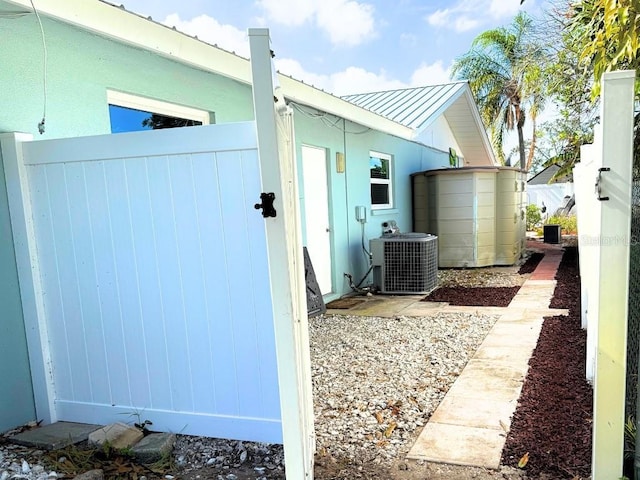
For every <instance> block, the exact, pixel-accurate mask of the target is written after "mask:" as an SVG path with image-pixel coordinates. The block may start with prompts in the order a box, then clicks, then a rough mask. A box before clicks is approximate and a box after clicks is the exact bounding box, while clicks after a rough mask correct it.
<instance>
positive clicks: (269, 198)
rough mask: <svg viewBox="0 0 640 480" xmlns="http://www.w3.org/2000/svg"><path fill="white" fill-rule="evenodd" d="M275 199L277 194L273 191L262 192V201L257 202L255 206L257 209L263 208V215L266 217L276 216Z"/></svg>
mask: <svg viewBox="0 0 640 480" xmlns="http://www.w3.org/2000/svg"><path fill="white" fill-rule="evenodd" d="M275 199H276V195H275V194H274V193H273V192H269V193H264V192H262V193H261V194H260V200H262V203H256V204H255V205H254V206H253V208H255V209H256V210H260V209H262V216H263V217H264V218H267V217H275V216H276V209H275V208H273V201H274V200H275Z"/></svg>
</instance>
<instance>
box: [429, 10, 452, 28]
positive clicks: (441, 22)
mask: <svg viewBox="0 0 640 480" xmlns="http://www.w3.org/2000/svg"><path fill="white" fill-rule="evenodd" d="M450 15H451V10H449V9H448V8H445V9H444V10H436V11H435V12H433V13H432V14H431V15H429V16H428V17H427V22H428V23H429V25H433V26H434V27H443V26H445V25H447V23H448V21H449V20H448V19H449V16H450Z"/></svg>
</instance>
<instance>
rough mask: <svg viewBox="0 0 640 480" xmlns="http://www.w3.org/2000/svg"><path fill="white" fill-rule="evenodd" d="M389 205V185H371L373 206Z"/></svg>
mask: <svg viewBox="0 0 640 480" xmlns="http://www.w3.org/2000/svg"><path fill="white" fill-rule="evenodd" d="M388 203H389V185H386V184H384V183H372V184H371V204H372V205H387V204H388Z"/></svg>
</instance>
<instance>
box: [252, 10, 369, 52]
mask: <svg viewBox="0 0 640 480" xmlns="http://www.w3.org/2000/svg"><path fill="white" fill-rule="evenodd" d="M258 5H259V6H260V7H262V9H263V10H264V12H265V16H266V18H267V19H268V20H269V21H271V22H274V23H280V24H282V25H286V26H301V25H303V24H304V23H306V22H314V23H315V25H316V26H317V27H318V28H319V29H320V30H322V31H324V33H325V34H326V35H327V36H328V37H329V40H330V41H331V43H333V44H334V45H344V46H355V45H360V44H362V43H364V42H366V41H368V40H370V39H371V38H374V37H375V35H376V20H375V9H374V7H373V5H371V4H368V3H360V2H357V1H356V0H324V1H320V0H258Z"/></svg>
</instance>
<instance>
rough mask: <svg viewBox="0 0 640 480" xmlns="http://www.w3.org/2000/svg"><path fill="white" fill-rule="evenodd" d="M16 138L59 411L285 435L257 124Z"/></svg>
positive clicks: (16, 205) (16, 203)
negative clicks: (257, 206) (260, 203)
mask: <svg viewBox="0 0 640 480" xmlns="http://www.w3.org/2000/svg"><path fill="white" fill-rule="evenodd" d="M8 141H9V139H7V138H6V137H5V139H4V143H7V142H8ZM16 151H17V152H20V151H21V155H18V156H17V157H15V158H14V165H13V168H11V167H8V168H7V175H8V177H9V178H8V181H9V182H10V183H11V182H12V181H13V183H17V182H22V184H23V188H24V189H25V191H24V192H22V194H23V195H24V199H25V201H26V202H28V205H27V208H28V210H30V217H31V218H30V220H31V221H32V223H31V231H29V232H26V234H27V235H33V238H32V239H29V241H33V244H34V246H35V249H34V250H33V251H31V252H30V253H31V261H32V265H31V267H34V268H35V269H36V270H34V272H39V275H38V276H37V277H34V278H33V281H34V283H35V285H36V291H35V292H34V293H35V295H38V296H40V298H41V302H42V304H41V311H38V312H37V315H36V316H35V317H33V316H27V318H26V319H25V321H26V322H27V328H28V329H29V330H39V331H40V333H41V335H42V338H41V345H40V344H30V349H36V348H37V349H40V348H42V349H43V351H44V365H40V367H41V368H42V367H44V368H45V369H47V368H48V367H50V372H48V371H47V372H46V373H45V376H46V377H47V383H48V384H49V393H50V394H53V396H54V397H53V402H50V404H51V408H52V411H51V418H52V419H54V420H55V419H57V420H68V421H78V422H87V423H107V422H113V421H128V420H130V419H131V416H132V415H134V414H139V415H140V416H141V418H143V419H148V420H150V421H152V422H153V428H157V429H159V430H163V431H174V432H182V433H189V434H204V435H209V436H220V437H226V438H239V439H247V440H260V441H270V442H280V441H281V440H282V432H281V424H280V405H279V396H278V380H277V365H276V354H275V337H274V327H273V317H272V313H271V312H272V311H271V294H270V289H269V270H268V261H267V247H266V239H265V226H264V220H263V218H262V217H261V215H260V214H259V212H257V211H256V210H254V208H253V204H254V203H255V201H256V200H257V199H258V198H259V194H260V192H261V184H260V171H259V165H258V153H257V146H256V136H255V126H254V124H253V123H246V124H231V125H214V126H206V127H193V128H188V129H178V130H162V131H153V132H140V133H130V134H121V135H105V136H97V137H88V138H74V139H62V140H50V141H38V142H19V141H18V142H17V150H16ZM6 153H7V152H5V151H3V154H4V155H3V156H4V158H5V162H7V160H8V163H9V164H11V160H10V159H8V155H7V154H6ZM16 177H17V178H16ZM20 202H21V199H20V198H16V195H14V198H13V202H12V203H11V207H12V210H19V209H21V208H22V205H21V204H20ZM28 268H29V267H28V266H25V265H23V268H22V272H21V273H22V275H21V280H24V278H25V275H26V274H28V272H26V271H25V270H26V269H28ZM21 283H22V282H21ZM133 418H135V417H133Z"/></svg>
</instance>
